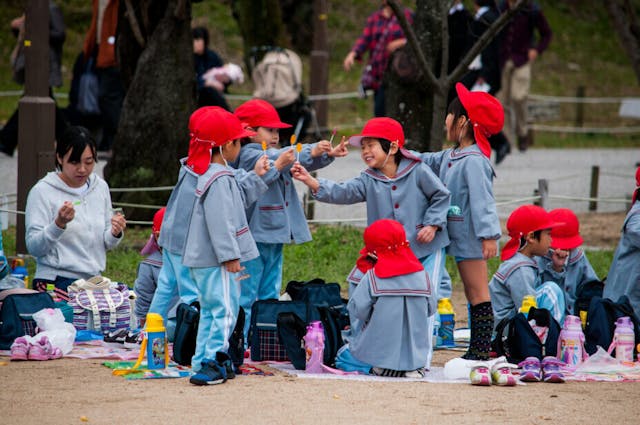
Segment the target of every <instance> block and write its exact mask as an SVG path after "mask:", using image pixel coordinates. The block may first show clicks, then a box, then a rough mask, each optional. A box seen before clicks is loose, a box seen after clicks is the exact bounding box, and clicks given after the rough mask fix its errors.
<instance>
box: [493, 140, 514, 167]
mask: <svg viewBox="0 0 640 425" xmlns="http://www.w3.org/2000/svg"><path fill="white" fill-rule="evenodd" d="M510 153H511V145H510V144H509V143H502V144H501V145H500V146H498V149H497V150H496V165H498V164H500V163H501V162H502V161H504V159H505V158H506V157H507V155H509V154H510Z"/></svg>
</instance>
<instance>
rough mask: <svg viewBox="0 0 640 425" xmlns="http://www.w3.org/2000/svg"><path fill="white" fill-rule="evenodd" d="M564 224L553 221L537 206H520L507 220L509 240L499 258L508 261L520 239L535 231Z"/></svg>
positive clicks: (516, 248) (514, 252)
mask: <svg viewBox="0 0 640 425" xmlns="http://www.w3.org/2000/svg"><path fill="white" fill-rule="evenodd" d="M563 224H564V223H558V222H556V221H554V220H553V219H552V218H551V216H550V215H549V213H548V212H547V211H546V210H545V209H544V208H542V207H539V206H537V205H522V206H520V207H518V208H516V209H515V210H513V211H512V212H511V215H510V216H509V218H508V219H507V232H508V233H509V236H510V237H511V239H510V240H509V242H507V243H506V244H505V246H504V248H503V249H502V254H501V255H500V258H501V259H502V261H505V260H508V259H509V258H511V257H513V256H514V255H515V254H516V252H518V247H519V246H520V238H521V237H523V236H525V235H527V234H528V233H530V232H535V231H536V230H545V229H553V228H555V227H558V226H562V225H563Z"/></svg>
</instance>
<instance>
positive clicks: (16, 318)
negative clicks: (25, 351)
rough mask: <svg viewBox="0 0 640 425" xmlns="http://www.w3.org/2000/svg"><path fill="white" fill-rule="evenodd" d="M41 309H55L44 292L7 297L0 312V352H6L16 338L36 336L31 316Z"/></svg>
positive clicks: (34, 322)
mask: <svg viewBox="0 0 640 425" xmlns="http://www.w3.org/2000/svg"><path fill="white" fill-rule="evenodd" d="M43 308H55V304H54V302H53V299H52V298H51V295H49V294H48V293H46V292H36V293H33V294H12V295H8V296H7V297H6V298H5V299H4V301H3V302H2V309H1V310H0V350H8V349H9V348H11V344H13V341H15V339H16V338H18V337H21V336H23V335H30V336H33V335H35V334H36V321H35V320H33V314H34V313H37V312H38V311H40V310H42V309H43Z"/></svg>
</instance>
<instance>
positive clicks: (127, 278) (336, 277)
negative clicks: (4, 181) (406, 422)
mask: <svg viewBox="0 0 640 425" xmlns="http://www.w3.org/2000/svg"><path fill="white" fill-rule="evenodd" d="M312 233H313V241H311V242H309V243H305V244H301V245H286V246H285V248H284V270H283V282H285V283H286V282H289V281H291V280H299V281H306V280H310V279H313V278H316V277H320V278H323V279H324V280H325V281H327V282H338V283H339V284H340V285H341V286H342V288H343V290H346V289H347V287H348V285H347V284H346V277H347V275H348V274H349V272H350V271H351V269H352V268H353V266H354V264H355V261H356V259H357V258H358V252H359V251H360V249H361V248H362V244H363V242H362V229H361V228H357V227H353V226H327V225H322V226H317V227H314V228H313V229H312ZM148 237H149V229H148V228H139V227H136V228H131V229H127V232H126V235H125V238H124V240H123V241H122V243H121V244H120V245H119V246H118V247H117V248H116V249H113V250H111V251H108V252H107V269H106V270H105V272H104V275H105V276H107V277H109V278H110V279H112V280H117V281H121V282H126V283H127V284H129V285H130V286H133V282H134V281H135V278H136V272H137V269H138V263H139V262H140V260H141V259H142V256H141V255H140V253H139V252H140V249H141V248H142V247H143V246H144V244H145V243H146V241H147V239H148ZM3 239H4V240H3V242H4V249H5V253H6V255H7V256H11V255H14V254H15V227H10V228H9V229H8V230H7V231H5V232H3ZM613 253H614V251H613V250H612V249H606V250H598V251H588V252H587V256H588V257H589V261H590V262H591V265H592V266H593V268H594V270H595V272H596V274H597V275H598V276H599V277H600V278H602V277H604V276H606V275H607V273H609V266H610V265H611V261H612V259H613ZM27 265H28V270H29V275H30V276H33V274H34V273H35V264H34V262H33V261H28V262H27ZM499 265H500V260H499V259H498V258H492V259H491V260H490V261H489V276H492V275H493V273H495V271H496V270H497V268H498V266H499ZM446 267H447V270H448V271H449V274H450V275H451V279H452V281H453V285H454V287H457V288H459V287H460V285H461V282H460V275H459V274H458V270H457V268H456V265H455V261H454V260H453V258H452V257H447V265H446Z"/></svg>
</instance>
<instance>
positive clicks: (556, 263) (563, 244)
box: [536, 208, 599, 315]
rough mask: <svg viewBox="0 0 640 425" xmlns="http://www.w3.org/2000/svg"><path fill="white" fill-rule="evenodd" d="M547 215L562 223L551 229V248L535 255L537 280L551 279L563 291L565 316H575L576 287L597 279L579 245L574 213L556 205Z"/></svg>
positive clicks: (580, 237) (579, 239) (578, 224)
mask: <svg viewBox="0 0 640 425" xmlns="http://www.w3.org/2000/svg"><path fill="white" fill-rule="evenodd" d="M549 215H550V216H551V219H552V220H553V221H556V222H559V223H564V224H563V225H562V226H558V227H554V228H553V229H551V239H552V242H551V249H550V250H549V252H547V253H546V254H545V255H542V256H539V257H537V258H536V259H537V261H538V267H539V268H540V275H541V278H540V279H541V281H542V282H548V281H551V282H555V283H556V284H557V285H558V286H559V287H560V288H561V289H562V290H563V291H564V299H565V305H566V311H565V315H567V314H571V315H575V313H574V307H575V302H576V292H577V290H578V288H580V287H581V286H582V285H584V284H586V283H588V282H592V281H594V280H596V281H597V280H599V279H598V276H597V275H596V272H595V271H594V270H593V267H591V263H589V260H588V259H587V257H586V255H585V254H584V251H583V250H582V249H581V248H580V245H582V242H583V240H582V236H580V223H579V221H578V217H576V215H575V213H574V212H573V211H571V210H570V209H568V208H557V209H555V210H551V211H549Z"/></svg>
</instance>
